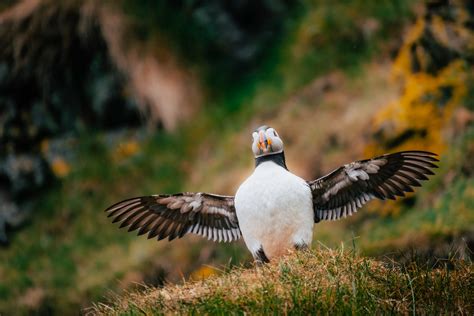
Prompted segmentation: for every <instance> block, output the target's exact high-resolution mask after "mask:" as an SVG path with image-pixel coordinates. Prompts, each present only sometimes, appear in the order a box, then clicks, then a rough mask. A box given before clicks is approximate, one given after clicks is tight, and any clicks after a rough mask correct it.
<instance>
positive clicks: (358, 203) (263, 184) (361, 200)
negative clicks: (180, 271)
mask: <svg viewBox="0 0 474 316" xmlns="http://www.w3.org/2000/svg"><path fill="white" fill-rule="evenodd" d="M251 147H252V152H253V155H254V158H255V169H254V171H253V173H252V174H251V175H250V176H249V177H248V178H247V179H246V180H245V181H244V182H243V183H242V184H241V185H240V187H239V188H238V189H237V192H236V193H235V196H226V195H218V194H211V193H204V192H196V193H192V192H182V193H177V194H155V195H149V196H140V197H134V198H129V199H126V200H123V201H121V202H118V203H116V204H114V205H112V206H110V207H109V208H107V209H106V210H105V211H106V213H107V216H108V217H110V218H111V219H112V222H113V223H120V228H123V227H128V231H135V230H138V235H143V234H148V238H149V239H150V238H156V239H157V240H162V239H164V238H168V240H169V241H171V240H173V239H175V238H181V237H183V236H185V235H187V234H196V235H200V236H202V237H205V238H207V239H209V240H213V241H218V242H222V241H223V242H232V241H236V240H239V239H240V238H243V240H244V242H245V244H246V246H247V248H248V250H249V251H250V252H251V254H252V256H253V258H254V260H255V262H256V263H267V262H269V261H270V260H273V259H274V258H278V257H281V256H282V255H284V254H285V253H288V251H290V250H293V249H307V248H309V247H310V246H311V243H312V239H313V228H314V226H315V224H317V223H319V222H320V221H334V220H339V219H342V218H345V217H347V216H351V215H353V214H354V213H356V212H357V210H358V209H360V208H361V207H362V206H363V205H364V204H366V203H367V202H369V201H371V200H374V199H379V200H387V199H391V200H395V199H396V198H397V197H403V196H405V193H406V192H413V191H414V189H413V188H414V187H420V186H421V181H424V180H428V176H431V175H434V172H433V170H432V169H434V168H438V166H437V165H436V163H437V162H439V159H438V158H437V157H438V155H437V154H435V153H432V152H428V151H422V150H407V151H400V152H395V153H390V154H384V155H381V156H377V157H374V158H370V159H365V160H358V161H354V162H351V163H348V164H345V165H343V166H341V167H339V168H337V169H335V170H334V171H332V172H330V173H329V174H327V175H325V176H323V177H321V178H319V179H316V180H310V181H306V180H304V179H302V178H301V177H299V176H297V175H295V174H293V173H292V172H291V171H289V170H288V167H287V165H286V161H285V152H284V148H283V141H282V139H281V138H280V136H279V134H278V133H277V131H276V130H275V129H274V128H272V127H269V126H266V125H263V126H260V127H259V128H257V129H255V130H254V131H253V132H252V146H251Z"/></svg>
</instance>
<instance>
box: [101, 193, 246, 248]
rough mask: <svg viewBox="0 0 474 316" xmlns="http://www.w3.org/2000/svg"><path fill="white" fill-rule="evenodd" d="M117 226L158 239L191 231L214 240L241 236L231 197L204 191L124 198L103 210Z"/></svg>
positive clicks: (173, 237) (230, 239)
mask: <svg viewBox="0 0 474 316" xmlns="http://www.w3.org/2000/svg"><path fill="white" fill-rule="evenodd" d="M105 211H106V212H107V213H108V217H111V218H112V219H113V223H116V222H121V224H120V228H122V227H128V231H133V230H136V229H138V235H143V234H146V233H148V238H153V237H156V236H157V239H158V240H161V239H163V238H166V237H168V239H169V240H173V239H175V238H181V237H183V236H184V235H185V234H187V233H194V234H197V235H201V236H203V237H206V238H208V239H209V240H210V239H213V240H214V241H219V242H220V241H226V242H227V241H233V240H237V239H239V238H240V236H241V232H240V229H239V223H238V220H237V216H236V214H235V207H234V197H233V196H222V195H214V194H207V193H178V194H172V195H164V194H163V195H161V194H160V195H151V196H142V197H136V198H132V199H128V200H125V201H122V202H119V203H117V204H114V205H112V206H111V207H109V208H108V209H106V210H105Z"/></svg>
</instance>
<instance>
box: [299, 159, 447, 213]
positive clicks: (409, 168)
mask: <svg viewBox="0 0 474 316" xmlns="http://www.w3.org/2000/svg"><path fill="white" fill-rule="evenodd" d="M436 156H437V155H436V154H434V153H430V152H426V151H402V152H398V153H394V154H386V155H383V156H380V157H375V158H372V159H367V160H360V161H355V162H352V163H350V164H347V165H344V166H342V167H340V168H338V169H336V170H334V171H333V172H331V173H330V174H328V175H326V176H324V177H322V178H320V179H317V180H314V181H310V182H308V184H309V185H310V187H311V191H312V194H313V207H314V212H315V221H316V222H318V221H319V220H336V219H340V218H341V217H346V216H347V215H352V213H355V212H357V208H359V207H362V205H364V204H365V203H367V202H368V201H370V200H372V199H374V198H378V199H381V200H385V199H392V200H395V198H396V196H405V192H413V188H412V187H419V186H421V184H420V182H419V181H418V180H428V177H427V175H433V174H434V173H433V172H432V171H431V168H438V167H437V166H436V165H435V164H434V163H433V162H436V161H438V159H436V158H435V157H436Z"/></svg>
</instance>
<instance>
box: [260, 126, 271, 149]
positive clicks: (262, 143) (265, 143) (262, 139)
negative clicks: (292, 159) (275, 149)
mask: <svg viewBox="0 0 474 316" xmlns="http://www.w3.org/2000/svg"><path fill="white" fill-rule="evenodd" d="M271 144H272V141H271V140H270V139H269V138H267V137H266V136H265V132H264V131H259V132H258V144H257V146H258V149H260V150H261V151H262V152H266V151H267V150H268V147H269V146H271Z"/></svg>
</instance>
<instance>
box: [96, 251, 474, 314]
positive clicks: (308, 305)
mask: <svg viewBox="0 0 474 316" xmlns="http://www.w3.org/2000/svg"><path fill="white" fill-rule="evenodd" d="M473 295H474V270H473V266H472V264H469V263H468V262H463V261H456V260H446V261H443V262H442V263H441V264H440V268H436V269H433V268H431V267H430V266H429V265H426V264H423V263H416V262H414V261H412V262H410V263H406V264H399V263H397V262H394V261H390V262H385V263H384V262H379V261H374V260H372V259H368V258H364V257H360V256H359V255H357V254H356V253H355V250H354V249H353V250H352V251H348V250H344V248H340V249H335V250H329V249H325V248H323V247H319V249H316V250H315V251H310V252H309V251H308V252H299V253H296V254H293V255H291V256H288V257H286V258H284V259H283V260H281V261H278V262H274V263H270V264H268V265H265V266H262V267H257V268H252V269H248V270H246V269H242V268H240V269H237V268H236V269H233V270H232V271H231V272H229V273H224V274H223V275H220V276H218V277H212V278H209V279H207V280H204V281H200V282H189V283H185V284H184V285H178V286H176V285H174V286H173V285H169V286H167V287H165V288H163V289H156V288H145V289H144V290H142V291H140V292H136V293H129V294H127V295H126V296H124V297H116V298H113V304H112V305H106V304H98V305H96V306H95V307H94V308H93V309H92V310H91V311H92V312H93V313H94V314H98V315H101V314H103V315H142V314H146V315H162V314H177V315H183V314H188V315H204V314H206V315H207V314H211V315H243V314H247V313H248V314H258V315H268V314H274V315H288V314H289V315H304V314H314V313H315V312H317V313H318V314H338V315H341V314H364V315H365V314H380V313H382V314H392V313H398V314H422V315H433V314H451V313H453V314H454V313H455V314H460V315H469V314H472V312H473V311H474V301H473V300H472V296H473Z"/></svg>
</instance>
